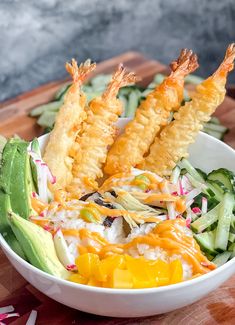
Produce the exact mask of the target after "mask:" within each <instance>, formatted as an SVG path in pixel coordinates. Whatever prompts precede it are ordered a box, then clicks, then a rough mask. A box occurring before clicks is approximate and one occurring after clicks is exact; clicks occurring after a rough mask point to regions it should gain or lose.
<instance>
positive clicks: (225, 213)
mask: <svg viewBox="0 0 235 325" xmlns="http://www.w3.org/2000/svg"><path fill="white" fill-rule="evenodd" d="M233 206H234V195H233V194H232V193H230V192H227V193H225V195H224V199H223V201H221V206H220V209H219V217H218V225H217V229H216V236H215V248H216V249H217V250H218V251H225V250H226V249H227V245H228V239H229V230H230V224H231V219H232V212H233Z"/></svg>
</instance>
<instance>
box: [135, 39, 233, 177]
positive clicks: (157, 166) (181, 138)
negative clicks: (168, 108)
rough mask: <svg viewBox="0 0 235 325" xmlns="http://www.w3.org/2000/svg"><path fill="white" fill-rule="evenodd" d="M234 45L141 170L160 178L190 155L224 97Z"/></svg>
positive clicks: (158, 140)
mask: <svg viewBox="0 0 235 325" xmlns="http://www.w3.org/2000/svg"><path fill="white" fill-rule="evenodd" d="M234 58H235V45H234V44H231V45H229V47H228V49H227V51H226V55H225V58H224V60H223V62H222V63H221V65H220V66H219V68H218V70H217V71H216V72H215V73H214V74H213V75H212V76H211V77H209V78H208V79H207V80H205V81H203V82H202V83H201V84H200V85H199V86H198V87H197V89H196V92H195V93H194V94H193V96H192V101H190V102H188V103H186V104H185V105H184V106H182V107H180V109H179V111H178V112H177V113H175V116H174V118H175V120H174V121H173V122H171V123H170V124H169V125H168V126H166V127H165V128H164V129H163V130H162V132H161V134H160V137H159V138H156V139H155V141H154V143H153V144H152V146H151V147H150V153H149V155H148V156H147V157H146V158H145V159H144V161H143V163H142V164H140V166H139V167H140V168H143V169H147V170H150V171H152V172H155V173H157V174H158V175H160V176H162V175H170V174H171V171H172V169H173V168H174V167H175V165H176V163H177V162H178V161H179V160H180V159H181V158H183V157H187V156H188V147H189V145H190V143H193V142H194V141H195V138H196V136H197V134H198V132H199V131H200V130H201V129H202V128H203V124H204V123H205V122H207V121H208V120H209V119H210V117H211V114H212V113H214V111H215V109H216V108H217V106H218V105H220V104H221V103H222V102H223V100H224V97H225V93H226V90H225V84H226V78H227V74H228V72H229V71H231V70H232V69H233V61H234Z"/></svg>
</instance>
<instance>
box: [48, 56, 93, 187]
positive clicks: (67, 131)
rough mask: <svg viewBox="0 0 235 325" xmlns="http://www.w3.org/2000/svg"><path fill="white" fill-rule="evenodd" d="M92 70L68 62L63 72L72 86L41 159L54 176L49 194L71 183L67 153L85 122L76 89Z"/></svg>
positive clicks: (87, 64)
mask: <svg viewBox="0 0 235 325" xmlns="http://www.w3.org/2000/svg"><path fill="white" fill-rule="evenodd" d="M95 66H96V65H95V64H91V62H90V61H89V60H87V61H86V62H85V63H84V64H81V65H80V66H79V67H78V65H77V62H76V61H75V60H74V59H72V63H71V64H69V63H66V69H67V71H68V72H69V73H70V74H71V76H72V78H73V83H72V86H71V87H70V88H69V90H68V92H67V93H66V95H65V99H64V104H63V106H62V107H61V109H60V111H59V113H58V114H57V117H56V121H55V126H54V129H53V131H52V132H51V134H50V138H49V142H48V144H47V146H46V149H45V153H44V157H43V159H44V161H45V162H46V163H47V164H48V166H49V168H50V170H51V172H52V173H53V175H55V176H56V184H54V185H53V186H51V190H52V191H54V190H55V189H58V188H64V187H65V186H66V185H67V184H69V183H70V182H71V179H72V172H71V170H72V162H73V159H72V158H71V157H70V150H71V147H72V145H73V143H74V141H75V139H76V136H77V134H78V132H79V130H80V127H81V123H82V121H83V120H84V119H85V118H86V113H85V111H84V107H85V104H86V97H85V95H84V93H83V92H82V91H81V89H80V86H81V84H82V82H83V80H84V79H85V77H86V76H87V75H88V73H90V72H91V71H92V70H94V69H95Z"/></svg>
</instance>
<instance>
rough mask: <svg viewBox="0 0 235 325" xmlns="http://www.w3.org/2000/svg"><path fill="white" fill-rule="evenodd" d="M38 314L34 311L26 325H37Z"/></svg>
mask: <svg viewBox="0 0 235 325" xmlns="http://www.w3.org/2000/svg"><path fill="white" fill-rule="evenodd" d="M37 314H38V312H37V311H36V310H32V311H31V313H30V315H29V318H28V320H27V322H26V324H25V325H35V324H36V320H37Z"/></svg>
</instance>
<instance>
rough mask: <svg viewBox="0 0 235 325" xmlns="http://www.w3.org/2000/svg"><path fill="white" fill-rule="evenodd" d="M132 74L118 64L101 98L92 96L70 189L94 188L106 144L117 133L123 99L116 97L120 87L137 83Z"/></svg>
mask: <svg viewBox="0 0 235 325" xmlns="http://www.w3.org/2000/svg"><path fill="white" fill-rule="evenodd" d="M136 80H137V77H136V76H135V74H134V73H127V72H126V69H125V68H124V67H123V66H122V65H119V67H118V69H117V71H116V72H115V73H114V75H113V77H112V80H111V82H110V83H109V85H108V87H107V89H106V90H105V92H104V93H103V95H102V96H101V97H97V98H95V99H93V100H92V101H91V102H90V104H89V108H88V110H87V119H86V121H85V122H84V125H83V131H82V133H81V135H80V134H79V135H78V136H77V139H76V145H77V148H76V150H75V156H74V162H73V167H72V174H73V180H72V183H71V185H70V186H69V187H68V190H69V191H75V190H78V189H79V188H80V187H81V188H87V187H88V188H92V187H96V183H95V180H96V179H97V178H100V177H102V176H103V172H102V165H103V164H104V163H105V160H106V156H107V151H108V146H110V145H112V143H113V141H114V136H115V133H116V127H115V125H114V124H115V122H116V121H117V119H118V117H119V116H120V115H121V113H122V110H123V107H122V102H121V101H120V100H119V99H117V98H116V96H117V94H118V90H119V88H120V87H123V86H126V85H128V84H131V83H134V82H136Z"/></svg>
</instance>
